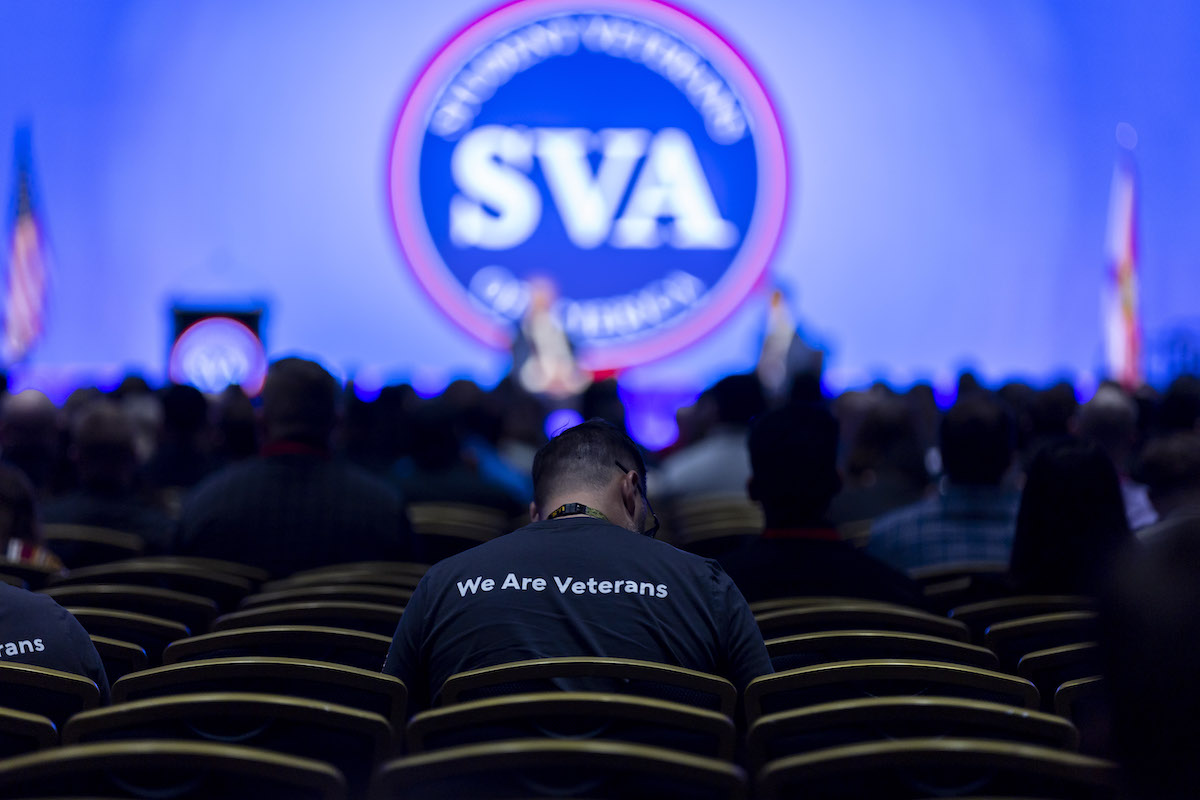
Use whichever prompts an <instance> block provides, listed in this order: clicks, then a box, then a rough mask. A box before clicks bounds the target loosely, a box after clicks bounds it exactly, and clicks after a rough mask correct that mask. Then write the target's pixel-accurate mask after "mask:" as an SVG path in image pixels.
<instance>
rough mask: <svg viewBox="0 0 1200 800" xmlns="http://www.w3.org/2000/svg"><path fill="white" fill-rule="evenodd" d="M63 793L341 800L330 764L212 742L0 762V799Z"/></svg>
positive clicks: (114, 747)
mask: <svg viewBox="0 0 1200 800" xmlns="http://www.w3.org/2000/svg"><path fill="white" fill-rule="evenodd" d="M66 795H74V796H82V795H87V796H92V797H94V796H96V795H106V796H109V797H170V798H172V800H211V799H212V798H218V797H219V798H221V800H264V798H275V797H286V798H288V800H342V799H343V798H345V797H346V784H345V780H344V779H343V778H342V776H341V774H340V773H339V772H338V771H337V770H336V769H335V768H334V767H332V766H330V765H329V764H325V763H323V762H320V761H313V760H310V759H304V758H295V757H293V756H285V755H280V754H278V753H272V752H271V751H269V750H260V749H258V748H255V747H243V746H239V745H230V744H214V743H212V742H180V741H165V742H158V741H133V742H105V743H103V744H83V745H72V746H69V747H58V748H54V749H51V750H43V751H40V752H37V753H31V754H29V755H24V756H17V757H16V758H10V759H5V760H4V761H0V796H3V797H25V798H49V797H62V796H66Z"/></svg>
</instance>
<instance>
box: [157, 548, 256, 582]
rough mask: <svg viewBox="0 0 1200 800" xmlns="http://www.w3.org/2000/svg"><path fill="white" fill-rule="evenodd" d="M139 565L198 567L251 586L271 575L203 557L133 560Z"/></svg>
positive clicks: (234, 563) (233, 562)
mask: <svg viewBox="0 0 1200 800" xmlns="http://www.w3.org/2000/svg"><path fill="white" fill-rule="evenodd" d="M134 560H136V561H137V562H138V563H139V564H168V565H170V564H182V565H184V566H188V567H198V568H200V569H204V570H208V571H209V572H219V573H221V574H223V575H233V576H236V577H238V578H245V579H246V580H248V581H250V583H251V584H252V585H257V584H260V583H263V582H265V581H267V580H270V578H271V573H269V572H267V571H266V570H265V569H263V568H262V567H254V566H251V565H249V564H242V563H240V562H237V561H227V560H225V559H223V558H206V557H204V556H176V555H172V556H142V557H141V558H137V559H134Z"/></svg>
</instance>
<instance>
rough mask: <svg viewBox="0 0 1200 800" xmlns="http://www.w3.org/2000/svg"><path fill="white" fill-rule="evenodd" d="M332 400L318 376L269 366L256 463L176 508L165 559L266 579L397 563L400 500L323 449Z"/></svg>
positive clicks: (297, 362)
mask: <svg viewBox="0 0 1200 800" xmlns="http://www.w3.org/2000/svg"><path fill="white" fill-rule="evenodd" d="M339 395H340V390H339V387H338V384H337V381H335V380H334V378H333V376H332V375H330V374H329V373H328V372H326V371H325V369H324V367H322V366H321V365H320V364H317V363H315V362H312V361H305V360H302V359H299V358H285V359H282V360H280V361H276V362H275V363H274V364H272V365H271V367H270V369H269V370H268V373H267V380H266V383H265V385H264V387H263V407H262V414H263V416H262V422H263V428H264V438H265V441H266V444H265V445H264V446H263V449H262V455H261V456H260V457H258V458H254V459H248V460H245V461H240V462H237V463H234V464H231V465H229V466H227V467H225V468H223V469H221V470H220V471H218V472H216V473H214V474H213V475H211V476H209V477H208V478H206V479H205V480H204V481H202V482H200V483H199V484H198V485H197V486H196V487H195V488H194V489H193V490H192V491H191V492H190V493H189V494H188V496H187V497H186V498H185V499H184V502H183V509H182V511H181V515H180V519H179V524H178V526H177V529H176V536H175V551H176V552H177V553H179V554H181V555H193V556H207V557H210V558H221V559H227V560H230V561H239V562H242V563H245V564H251V565H253V566H256V567H261V568H263V569H265V570H267V571H268V572H270V573H271V574H272V575H274V576H277V577H278V576H283V575H287V574H290V573H292V572H295V571H297V570H302V569H310V568H315V567H321V566H325V565H328V564H337V563H341V562H346V561H367V560H404V559H406V558H408V557H409V556H410V553H411V541H410V540H411V536H410V532H409V527H408V519H407V517H406V516H405V513H404V504H403V501H402V498H401V497H400V495H399V494H398V493H397V492H396V491H395V490H394V489H393V488H391V487H389V486H388V485H387V484H386V483H384V482H383V481H381V480H378V479H377V478H375V477H374V476H372V475H370V474H369V473H368V472H366V471H365V470H363V469H361V468H360V467H356V466H353V465H350V464H347V463H343V462H341V461H338V460H335V459H334V458H333V454H332V451H331V447H330V442H331V437H332V435H333V430H334V427H335V424H336V422H337V403H338V398H339Z"/></svg>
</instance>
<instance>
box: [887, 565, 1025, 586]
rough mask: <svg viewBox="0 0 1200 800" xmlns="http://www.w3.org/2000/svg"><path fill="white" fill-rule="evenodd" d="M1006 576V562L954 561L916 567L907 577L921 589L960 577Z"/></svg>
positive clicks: (999, 577)
mask: <svg viewBox="0 0 1200 800" xmlns="http://www.w3.org/2000/svg"><path fill="white" fill-rule="evenodd" d="M1007 574H1008V562H1007V561H955V562H952V563H948V564H934V565H932V566H928V567H918V568H916V569H910V570H909V571H908V577H910V578H912V579H913V580H914V581H916V582H917V583H919V584H921V586H923V587H926V586H932V585H935V584H938V583H943V582H945V581H951V580H954V579H956V578H962V577H984V578H997V579H1002V578H1003V577H1004V576H1005V575H1007Z"/></svg>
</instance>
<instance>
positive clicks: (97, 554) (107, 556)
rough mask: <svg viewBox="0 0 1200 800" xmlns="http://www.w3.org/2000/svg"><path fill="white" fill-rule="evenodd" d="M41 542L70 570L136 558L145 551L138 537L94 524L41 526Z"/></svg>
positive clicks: (144, 543) (143, 544)
mask: <svg viewBox="0 0 1200 800" xmlns="http://www.w3.org/2000/svg"><path fill="white" fill-rule="evenodd" d="M42 543H43V544H45V545H46V547H48V548H50V550H52V551H53V552H54V554H55V555H56V556H58V557H59V558H60V559H62V562H63V563H64V564H66V565H67V566H68V567H69V568H71V569H78V568H80V567H91V566H94V565H96V564H103V563H104V562H106V561H118V560H120V559H128V558H135V557H137V556H140V555H141V554H142V552H143V551H144V550H145V549H146V542H145V540H144V539H142V537H140V536H138V535H137V534H133V533H126V532H125V531H118V530H113V529H111V528H101V527H96V526H93V525H66V524H46V525H43V526H42Z"/></svg>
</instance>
